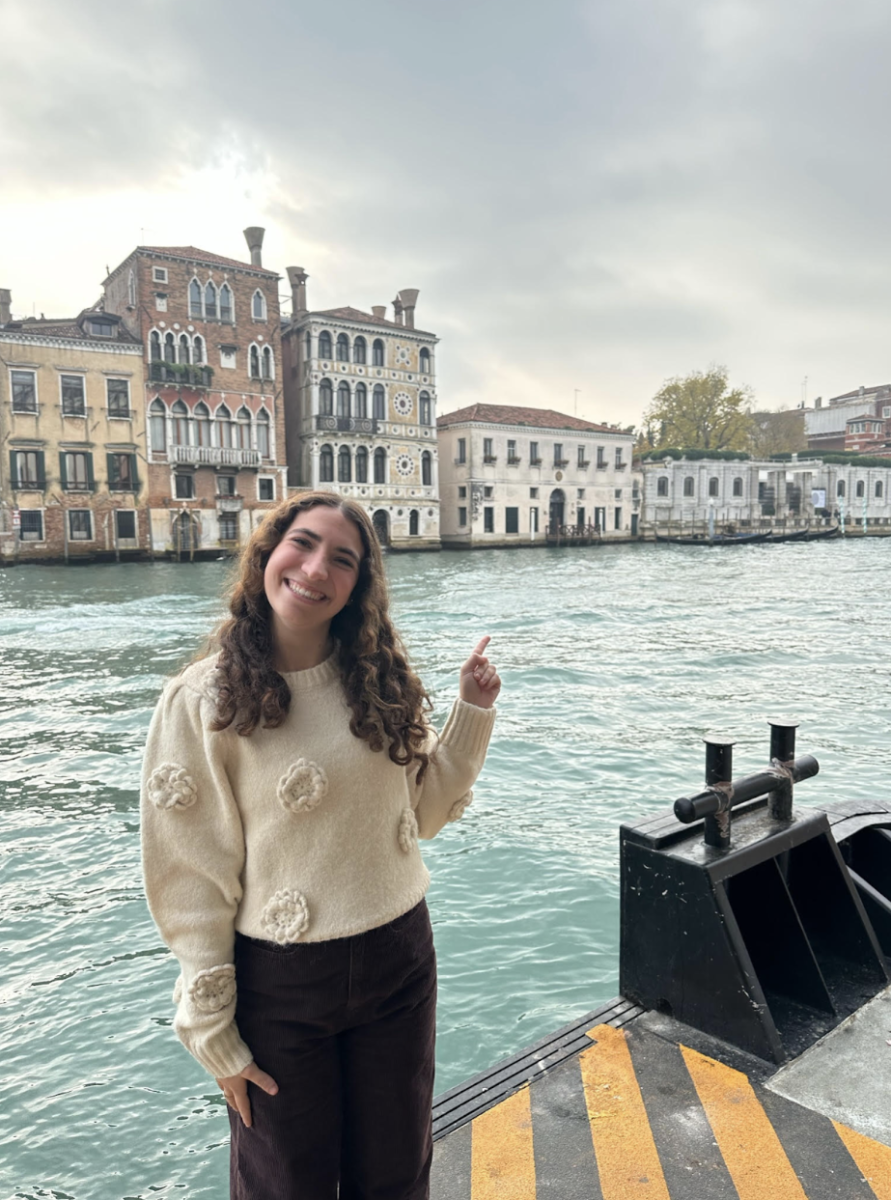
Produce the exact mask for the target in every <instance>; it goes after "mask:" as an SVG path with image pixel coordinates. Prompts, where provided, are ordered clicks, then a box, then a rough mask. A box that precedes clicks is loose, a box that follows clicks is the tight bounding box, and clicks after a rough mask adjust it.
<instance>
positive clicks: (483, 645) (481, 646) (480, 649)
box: [474, 633, 492, 654]
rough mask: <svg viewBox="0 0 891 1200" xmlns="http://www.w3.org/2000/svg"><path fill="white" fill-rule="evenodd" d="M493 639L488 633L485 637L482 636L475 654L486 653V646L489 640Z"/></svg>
mask: <svg viewBox="0 0 891 1200" xmlns="http://www.w3.org/2000/svg"><path fill="white" fill-rule="evenodd" d="M491 640H492V638H491V637H490V636H489V634H488V633H487V634H486V636H485V637H483V638H480V641H479V645H478V646H477V648H476V649H475V650H474V654H484V653H485V651H486V647H487V646H488V644H489V642H491Z"/></svg>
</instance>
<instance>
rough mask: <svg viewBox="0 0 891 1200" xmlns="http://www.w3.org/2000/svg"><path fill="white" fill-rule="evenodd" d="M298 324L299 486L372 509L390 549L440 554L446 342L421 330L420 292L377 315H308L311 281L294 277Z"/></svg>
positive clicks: (292, 382)
mask: <svg viewBox="0 0 891 1200" xmlns="http://www.w3.org/2000/svg"><path fill="white" fill-rule="evenodd" d="M288 276H289V278H290V280H291V284H292V288H293V307H294V313H295V316H294V318H293V319H292V321H291V323H290V324H289V325H288V326H286V327H285V329H284V331H283V335H282V353H283V362H284V375H285V379H284V389H285V413H286V427H287V440H288V467H289V483H290V485H291V486H292V487H298V488H319V489H322V490H327V489H330V490H331V491H337V492H339V493H341V494H342V495H344V496H349V497H351V498H352V499H354V500H357V501H358V502H359V503H361V504H363V505H364V506H365V508H366V509H367V510H368V512H369V514H370V516H371V518H372V521H373V523H374V527H375V529H376V530H377V533H378V537H379V538H380V540H381V542H382V544H384V545H388V546H391V547H392V548H394V549H404V550H433V549H439V547H440V528H439V526H440V520H439V507H440V506H439V461H438V459H439V455H438V448H437V439H436V399H437V397H436V360H435V352H436V345H437V341H438V339H437V338H436V336H435V335H434V334H432V333H428V332H425V331H424V330H420V329H415V327H414V309H415V303H416V301H417V295H418V293H417V291H415V290H414V289H405V290H403V291H402V292H400V293H399V295H398V296H397V297H396V300H395V301H394V317H395V319H394V320H388V319H387V317H386V315H385V314H386V311H387V310H386V306H380V307H375V308H374V309H373V311H372V312H371V313H365V312H362V311H360V310H359V309H355V308H335V309H328V310H325V311H319V312H309V311H307V309H306V279H307V275H306V273H305V272H304V271H303V270H302V268H299V267H291V268H289V269H288Z"/></svg>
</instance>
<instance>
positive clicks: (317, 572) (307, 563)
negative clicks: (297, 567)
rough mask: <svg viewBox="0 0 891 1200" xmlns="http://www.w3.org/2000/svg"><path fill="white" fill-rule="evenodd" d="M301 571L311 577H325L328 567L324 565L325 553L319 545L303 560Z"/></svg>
mask: <svg viewBox="0 0 891 1200" xmlns="http://www.w3.org/2000/svg"><path fill="white" fill-rule="evenodd" d="M303 571H304V574H305V575H308V576H309V577H310V578H311V579H325V578H326V577H327V575H328V568H327V566H326V565H325V554H324V551H323V550H322V548H321V546H319V547H318V549H316V550H313V551H312V552H311V553H310V554H309V555H307V557H306V558H305V559H304V560H303Z"/></svg>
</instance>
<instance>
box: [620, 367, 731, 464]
mask: <svg viewBox="0 0 891 1200" xmlns="http://www.w3.org/2000/svg"><path fill="white" fill-rule="evenodd" d="M751 400H752V397H751V392H750V390H749V389H748V388H745V387H742V388H731V387H730V384H729V381H728V377H727V368H726V367H721V366H713V367H710V368H709V369H708V370H707V371H694V372H693V373H692V374H691V375H685V376H683V377H682V378H681V377H678V378H675V379H669V380H667V381H666V382H665V383H664V384H663V385H662V387H661V388H660V389H659V391H658V392H657V393H656V395H655V396H654V397H653V401H652V403H651V404H650V407H649V408H648V409H647V411H646V412H645V413H644V418H643V435H642V439H641V441H642V445H641V449H643V450H659V449H665V448H668V447H678V448H681V449H685V450H749V449H750V447H751V442H752V433H753V428H754V421H753V418H752V414H751V411H750V404H751Z"/></svg>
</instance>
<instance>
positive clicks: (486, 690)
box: [459, 635, 501, 708]
mask: <svg viewBox="0 0 891 1200" xmlns="http://www.w3.org/2000/svg"><path fill="white" fill-rule="evenodd" d="M491 640H492V639H491V638H490V637H489V636H488V635H487V636H486V637H484V638H481V639H480V643H479V645H478V646H477V648H476V649H475V650H474V652H473V654H471V656H470V658H468V660H467V662H466V663H465V664H464V666H463V667H462V668H461V680H460V687H459V695H460V696H461V699H462V700H466V701H467V703H468V704H475V705H476V706H477V708H491V707H492V705H493V704H494V703H495V701H496V700H497V699H498V693H499V692H500V691H501V679H500V678H499V676H498V672H497V671H496V670H495V666H494V664H493V663H491V662H490V661H489V659H488V658H487V657H486V653H485V651H486V647H487V646H488V644H489V642H490V641H491Z"/></svg>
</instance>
